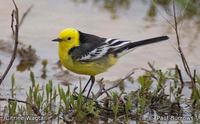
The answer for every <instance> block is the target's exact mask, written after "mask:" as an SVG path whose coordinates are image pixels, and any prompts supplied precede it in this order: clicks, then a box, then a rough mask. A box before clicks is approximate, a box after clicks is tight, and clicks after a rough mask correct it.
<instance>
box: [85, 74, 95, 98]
mask: <svg viewBox="0 0 200 124" xmlns="http://www.w3.org/2000/svg"><path fill="white" fill-rule="evenodd" d="M90 78H91V81H92V83H91V85H90V89H89V91H88V94H87V99H88V97H89V95H90V91H91V89H92V87H93V85H94V82H95V77H94V76H91V77H90Z"/></svg>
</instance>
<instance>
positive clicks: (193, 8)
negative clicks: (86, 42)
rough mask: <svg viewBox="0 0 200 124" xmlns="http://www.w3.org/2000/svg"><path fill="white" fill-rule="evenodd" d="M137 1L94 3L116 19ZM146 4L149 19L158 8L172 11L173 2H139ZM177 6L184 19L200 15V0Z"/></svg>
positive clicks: (83, 0)
mask: <svg viewBox="0 0 200 124" xmlns="http://www.w3.org/2000/svg"><path fill="white" fill-rule="evenodd" d="M72 1H73V2H75V3H86V2H89V0H72ZM134 1H136V0H93V3H94V4H95V5H96V6H98V7H100V8H103V9H104V10H106V11H108V12H109V13H110V14H111V18H112V19H116V18H117V17H118V14H117V13H119V12H120V11H122V10H128V9H129V8H130V6H131V5H132V4H131V3H132V2H134ZM138 1H141V2H142V3H144V4H149V9H147V12H146V13H147V14H146V15H147V16H148V17H151V18H153V17H155V16H156V15H157V12H158V11H159V10H158V9H157V8H158V7H162V8H164V9H165V10H167V11H168V10H170V9H169V8H170V7H171V5H172V2H173V0H138ZM175 1H176V4H177V5H178V6H179V7H180V9H182V10H183V13H182V14H183V15H181V16H183V17H184V18H191V17H193V16H196V15H198V16H199V15H200V7H199V5H200V2H199V0H175ZM149 2H150V3H149Z"/></svg>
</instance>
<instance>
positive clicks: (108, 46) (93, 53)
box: [70, 33, 130, 62]
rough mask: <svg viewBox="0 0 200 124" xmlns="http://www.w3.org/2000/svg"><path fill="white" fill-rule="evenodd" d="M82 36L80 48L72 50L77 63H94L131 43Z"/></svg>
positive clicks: (93, 36) (86, 35) (71, 52)
mask: <svg viewBox="0 0 200 124" xmlns="http://www.w3.org/2000/svg"><path fill="white" fill-rule="evenodd" d="M80 34H81V35H80V46H78V47H75V48H72V49H71V50H70V54H71V56H72V58H73V59H74V60H76V61H82V62H85V61H94V60H97V59H100V58H102V57H104V56H106V55H108V54H110V53H112V51H114V50H117V49H119V48H121V47H122V46H125V45H127V44H129V43H130V42H129V41H120V40H118V39H106V38H101V37H98V36H95V35H90V34H85V33H80Z"/></svg>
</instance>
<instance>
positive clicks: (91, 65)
mask: <svg viewBox="0 0 200 124" xmlns="http://www.w3.org/2000/svg"><path fill="white" fill-rule="evenodd" d="M167 39H169V37H168V36H159V37H154V38H149V39H145V40H140V41H135V42H132V41H130V40H120V39H114V38H104V37H100V36H97V35H93V34H89V33H84V32H81V31H79V30H77V29H75V28H65V29H63V30H62V31H61V32H60V33H59V34H58V37H57V38H56V39H53V40H52V41H53V42H58V56H59V59H60V62H61V64H62V65H63V66H64V67H65V68H67V69H68V70H70V71H72V72H74V73H77V74H82V75H89V76H90V78H89V80H88V81H87V83H86V85H85V87H84V89H83V90H82V93H84V92H85V90H86V88H87V86H88V85H89V83H90V82H91V85H90V88H89V91H88V93H87V97H86V98H88V97H89V94H90V92H91V89H92V87H93V85H94V83H95V76H96V75H98V74H100V73H103V72H106V71H107V70H108V69H109V68H110V67H111V66H113V65H115V64H116V62H117V60H118V59H119V58H120V57H121V56H123V55H125V54H127V53H129V52H131V51H132V50H133V49H134V48H136V47H139V46H143V45H147V44H152V43H156V42H160V41H165V40H167Z"/></svg>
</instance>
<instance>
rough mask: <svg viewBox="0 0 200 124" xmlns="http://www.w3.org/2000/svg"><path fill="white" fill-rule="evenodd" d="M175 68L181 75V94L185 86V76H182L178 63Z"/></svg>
mask: <svg viewBox="0 0 200 124" xmlns="http://www.w3.org/2000/svg"><path fill="white" fill-rule="evenodd" d="M175 69H176V71H177V72H178V76H179V79H180V82H181V88H180V90H179V91H178V92H179V94H181V93H182V91H183V87H184V81H183V76H182V74H181V70H180V69H179V67H178V65H176V67H175Z"/></svg>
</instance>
